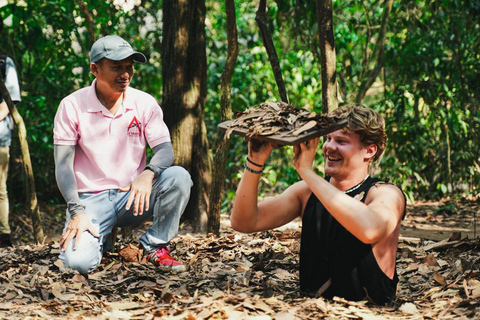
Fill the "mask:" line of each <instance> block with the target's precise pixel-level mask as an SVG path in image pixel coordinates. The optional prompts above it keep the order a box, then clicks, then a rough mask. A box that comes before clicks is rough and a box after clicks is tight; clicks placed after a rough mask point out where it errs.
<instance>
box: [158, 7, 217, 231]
mask: <svg viewBox="0 0 480 320" xmlns="http://www.w3.org/2000/svg"><path fill="white" fill-rule="evenodd" d="M205 12H206V8H205V1H204V0H171V1H170V0H169V1H164V2H163V25H164V29H163V41H162V75H163V101H162V108H163V111H164V116H165V122H166V124H167V126H168V127H169V129H170V133H171V137H172V144H173V150H174V152H175V162H176V164H177V165H180V166H183V167H184V168H186V169H187V170H188V171H189V172H190V174H191V176H192V180H193V183H194V185H193V187H192V193H191V196H190V201H189V203H188V205H187V208H186V210H185V214H184V216H183V218H184V219H186V220H188V221H190V222H191V223H192V226H193V227H194V228H195V230H196V231H205V230H206V227H207V212H208V205H209V204H208V200H209V199H208V190H209V188H210V183H211V172H210V167H211V161H210V158H209V154H208V140H207V130H206V126H205V123H204V109H205V101H206V95H207V87H206V83H207V58H206V44H205Z"/></svg>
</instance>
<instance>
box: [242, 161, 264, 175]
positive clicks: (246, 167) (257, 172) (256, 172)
mask: <svg viewBox="0 0 480 320" xmlns="http://www.w3.org/2000/svg"><path fill="white" fill-rule="evenodd" d="M244 167H245V169H246V170H247V171H250V172H251V173H255V174H261V173H262V172H263V169H262V170H260V171H257V170H253V169H251V168H249V167H248V166H247V163H246V162H245V165H244Z"/></svg>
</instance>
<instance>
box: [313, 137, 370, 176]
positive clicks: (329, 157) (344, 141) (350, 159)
mask: <svg viewBox="0 0 480 320" xmlns="http://www.w3.org/2000/svg"><path fill="white" fill-rule="evenodd" d="M322 149H323V154H324V155H325V174H327V175H329V176H331V177H332V178H335V179H336V180H342V179H347V178H348V177H354V176H355V175H357V174H358V175H359V176H363V177H364V176H365V175H366V172H368V166H369V164H370V162H371V160H372V158H373V156H375V153H376V152H377V146H376V145H375V144H371V145H368V146H365V145H363V144H362V143H361V142H360V136H359V135H358V134H356V133H353V132H344V131H342V130H338V131H335V132H332V133H330V134H328V135H327V140H326V141H325V143H324V144H323V148H322Z"/></svg>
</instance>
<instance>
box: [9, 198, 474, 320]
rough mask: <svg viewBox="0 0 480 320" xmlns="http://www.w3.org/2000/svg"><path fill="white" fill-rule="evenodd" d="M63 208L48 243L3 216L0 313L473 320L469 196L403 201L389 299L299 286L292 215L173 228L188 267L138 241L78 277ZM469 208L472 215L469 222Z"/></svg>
mask: <svg viewBox="0 0 480 320" xmlns="http://www.w3.org/2000/svg"><path fill="white" fill-rule="evenodd" d="M59 211H63V208H58V207H55V208H53V207H49V208H47V209H46V211H45V212H43V215H44V221H43V222H44V223H43V224H44V226H45V232H46V233H47V238H46V241H45V244H43V245H33V244H32V243H33V241H32V228H31V223H30V222H29V219H28V217H26V216H24V215H21V214H17V215H15V216H14V217H12V218H11V224H12V226H13V232H14V233H13V235H14V242H15V246H14V247H12V248H0V284H1V285H0V319H178V320H183V319H186V320H195V319H211V320H214V319H255V320H269V319H272V320H273V319H276V320H290V319H292V320H293V319H367V320H371V319H378V320H379V319H402V320H405V319H480V223H479V222H478V220H480V202H479V200H477V201H476V202H475V201H462V202H422V203H420V202H419V203H415V204H413V205H410V206H409V208H408V211H407V216H406V219H405V220H404V221H403V226H402V231H401V238H400V241H399V248H398V255H397V271H398V274H399V278H400V282H399V285H398V298H397V301H396V302H395V303H394V304H392V305H390V306H383V307H381V306H376V305H374V304H372V303H370V302H368V301H360V302H351V301H346V300H344V299H341V298H334V299H332V300H326V299H323V298H312V297H307V296H305V295H302V294H301V293H300V291H299V284H298V261H299V257H298V256H299V248H300V244H299V242H300V241H299V240H300V230H301V221H297V220H296V221H293V222H292V223H290V224H288V225H286V226H284V227H282V228H280V229H276V230H274V231H270V232H262V233H255V234H250V235H246V234H241V233H237V232H234V231H233V230H232V229H231V228H230V226H229V221H228V219H227V218H223V219H222V225H221V235H220V236H219V237H215V236H213V235H205V234H198V233H192V232H191V230H189V228H187V227H184V228H182V229H181V230H180V234H179V236H178V237H177V238H175V241H174V243H173V251H172V254H173V255H174V256H176V257H178V258H179V259H181V260H182V261H183V262H184V263H185V264H186V265H187V267H188V271H187V272H185V273H180V274H172V273H165V272H162V271H161V270H159V269H156V268H155V267H153V266H152V265H150V264H147V263H145V262H144V261H143V260H142V259H141V252H140V251H139V249H138V248H137V247H136V245H137V240H136V239H137V236H138V235H139V234H141V233H142V232H143V230H144V229H145V228H146V227H147V225H143V226H142V227H139V228H137V229H134V230H133V239H130V240H129V239H123V238H122V237H121V236H119V238H118V240H117V242H116V250H115V252H113V253H108V254H106V256H105V257H104V259H103V261H102V264H101V265H100V267H99V268H98V269H97V270H96V271H95V272H93V273H91V274H89V275H88V276H86V277H85V276H82V275H80V274H78V273H77V272H74V271H72V270H69V269H65V268H64V267H63V265H62V263H61V261H60V260H59V259H58V252H59V247H58V242H57V240H58V238H59V237H60V232H61V228H62V225H63V222H64V221H63V220H64V216H63V215H62V214H55V213H56V212H59ZM475 215H476V217H475Z"/></svg>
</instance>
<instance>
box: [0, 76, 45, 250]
mask: <svg viewBox="0 0 480 320" xmlns="http://www.w3.org/2000/svg"><path fill="white" fill-rule="evenodd" d="M0 94H1V95H2V97H3V99H4V100H5V102H6V103H7V106H8V110H9V111H10V114H11V115H12V117H13V120H14V121H15V125H16V126H17V131H18V140H19V142H20V149H21V151H22V159H23V169H24V173H25V177H26V179H25V199H27V201H28V211H29V214H30V218H31V219H32V225H33V237H34V239H35V242H36V243H41V242H42V241H43V240H44V236H43V228H42V219H41V217H40V210H39V208H38V201H37V192H36V190H35V179H34V177H33V168H32V161H31V159H30V151H29V149H28V141H27V129H26V128H25V123H24V122H23V118H22V116H21V115H20V113H18V111H17V108H16V107H15V104H14V103H13V101H12V98H11V97H10V93H9V92H8V90H7V87H6V86H5V82H4V81H3V76H2V75H1V74H0Z"/></svg>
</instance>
